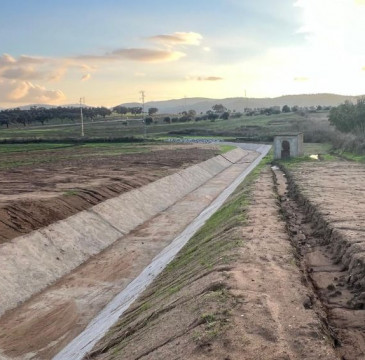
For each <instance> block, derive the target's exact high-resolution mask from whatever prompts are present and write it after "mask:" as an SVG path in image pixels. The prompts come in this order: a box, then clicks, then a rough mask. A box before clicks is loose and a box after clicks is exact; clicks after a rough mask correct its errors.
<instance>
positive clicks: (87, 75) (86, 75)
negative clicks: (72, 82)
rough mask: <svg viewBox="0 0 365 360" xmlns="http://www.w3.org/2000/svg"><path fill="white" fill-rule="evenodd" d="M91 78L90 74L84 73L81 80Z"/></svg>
mask: <svg viewBox="0 0 365 360" xmlns="http://www.w3.org/2000/svg"><path fill="white" fill-rule="evenodd" d="M90 79H91V74H85V75H83V76H82V78H81V81H88V80H90Z"/></svg>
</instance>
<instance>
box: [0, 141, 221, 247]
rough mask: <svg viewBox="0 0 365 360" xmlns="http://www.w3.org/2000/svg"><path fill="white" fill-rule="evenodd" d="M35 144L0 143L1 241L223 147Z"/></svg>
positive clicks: (68, 214) (62, 217) (199, 160)
mask: <svg viewBox="0 0 365 360" xmlns="http://www.w3.org/2000/svg"><path fill="white" fill-rule="evenodd" d="M35 145H36V146H34V144H30V145H22V146H19V145H1V146H0V184H1V187H0V244H1V243H2V242H6V241H9V240H10V239H12V238H15V237H17V236H20V235H23V234H26V233H28V232H30V231H32V230H35V229H38V228H41V227H43V226H46V225H49V224H51V223H53V222H55V221H57V220H61V219H64V218H66V217H68V216H70V215H72V214H75V213H77V212H79V211H81V210H84V209H87V208H89V207H91V206H92V205H95V204H97V203H99V202H101V201H103V200H105V199H108V198H111V197H114V196H117V195H118V194H120V193H123V192H125V191H128V190H131V189H133V188H137V187H139V186H142V185H145V184H147V183H149V182H151V181H155V180H157V179H158V178H160V177H163V176H166V175H168V174H171V173H173V172H175V171H177V170H178V169H181V168H184V167H187V166H189V165H191V164H195V163H199V162H201V161H204V160H206V159H208V158H210V157H212V156H214V155H215V154H217V153H218V152H219V150H218V147H217V146H215V145H210V146H206V145H205V146H204V147H202V146H200V145H179V146H177V145H139V144H86V145H85V146H80V145H79V146H72V145H64V146H62V145H52V144H50V145H47V144H39V145H37V144H35ZM27 147H28V148H29V149H27ZM24 149H25V150H24Z"/></svg>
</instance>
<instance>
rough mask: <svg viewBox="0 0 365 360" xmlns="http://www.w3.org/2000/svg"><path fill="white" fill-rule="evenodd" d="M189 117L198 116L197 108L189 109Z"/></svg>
mask: <svg viewBox="0 0 365 360" xmlns="http://www.w3.org/2000/svg"><path fill="white" fill-rule="evenodd" d="M187 115H188V116H189V117H191V118H193V117H195V116H196V111H195V110H189V111H188V114H187Z"/></svg>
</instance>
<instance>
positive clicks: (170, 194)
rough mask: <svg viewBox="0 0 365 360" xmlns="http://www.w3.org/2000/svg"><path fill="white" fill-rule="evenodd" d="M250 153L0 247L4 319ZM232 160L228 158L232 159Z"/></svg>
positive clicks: (207, 164)
mask: <svg viewBox="0 0 365 360" xmlns="http://www.w3.org/2000/svg"><path fill="white" fill-rule="evenodd" d="M245 155H247V151H244V150H242V149H235V150H232V151H230V152H228V153H226V154H224V157H223V156H221V155H219V156H216V157H214V158H212V159H209V160H207V161H204V162H203V163H200V164H197V165H194V166H191V167H188V168H186V169H184V170H181V171H179V172H177V173H175V174H172V175H170V176H167V177H165V178H162V179H159V180H157V181H155V182H153V183H150V184H148V185H146V186H143V187H141V188H139V189H135V190H132V191H130V192H127V193H124V194H122V195H120V196H118V197H116V198H113V199H109V200H106V201H105V202H103V203H100V204H98V205H96V206H94V207H92V208H91V209H89V210H85V211H82V212H80V213H78V214H75V215H73V216H71V217H69V218H67V219H64V220H61V221H58V222H56V223H54V224H52V225H50V226H47V227H45V228H42V229H40V230H37V231H34V232H32V233H30V234H27V235H25V236H21V237H19V238H16V239H13V240H12V241H11V242H9V243H5V244H2V245H1V246H0V264H1V268H0V275H1V276H0V315H2V314H3V313H4V312H5V311H6V310H9V309H11V308H14V307H16V306H17V305H19V303H21V302H23V301H25V300H26V299H28V298H30V297H31V296H32V295H34V294H35V293H37V292H39V291H41V290H42V289H44V288H46V287H47V286H49V285H50V284H52V283H53V282H55V281H56V280H58V279H59V278H61V277H62V276H64V275H66V274H67V273H69V272H70V271H72V270H73V269H75V268H76V267H77V266H79V265H81V264H82V263H83V262H85V261H86V260H87V259H89V258H90V256H93V255H95V254H98V253H99V252H100V251H102V250H103V249H105V248H106V247H108V246H109V245H111V244H112V243H113V242H115V241H116V240H117V239H119V238H121V237H123V235H125V234H126V233H128V232H130V231H131V230H133V229H134V228H136V227H137V226H138V225H141V224H142V223H144V222H145V221H147V220H149V219H150V218H152V217H153V216H155V215H157V214H158V213H159V212H161V211H163V210H165V209H167V208H168V207H170V206H171V205H173V204H174V203H175V202H176V201H178V200H179V199H181V198H182V197H184V196H185V195H187V194H189V193H190V192H192V191H193V190H195V189H197V188H198V187H200V186H201V185H203V184H204V183H205V182H207V181H208V180H209V179H211V178H212V177H214V176H215V175H217V174H219V173H220V172H222V171H223V170H225V169H227V168H228V167H229V166H231V165H232V162H233V163H234V162H237V161H239V160H240V159H242V158H243V157H244V156H245ZM227 159H228V160H227Z"/></svg>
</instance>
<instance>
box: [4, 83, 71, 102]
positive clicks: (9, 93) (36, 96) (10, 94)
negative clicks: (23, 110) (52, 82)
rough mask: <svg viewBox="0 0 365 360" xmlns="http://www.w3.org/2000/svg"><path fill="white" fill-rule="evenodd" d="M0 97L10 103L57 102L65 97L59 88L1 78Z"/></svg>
mask: <svg viewBox="0 0 365 360" xmlns="http://www.w3.org/2000/svg"><path fill="white" fill-rule="evenodd" d="M0 97H1V98H2V99H4V100H6V101H7V102H12V103H26V102H29V103H58V102H60V101H62V100H64V99H65V95H64V94H63V92H62V91H60V90H49V89H46V88H45V87H43V86H39V85H35V84H32V83H31V82H29V81H17V80H1V79H0Z"/></svg>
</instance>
